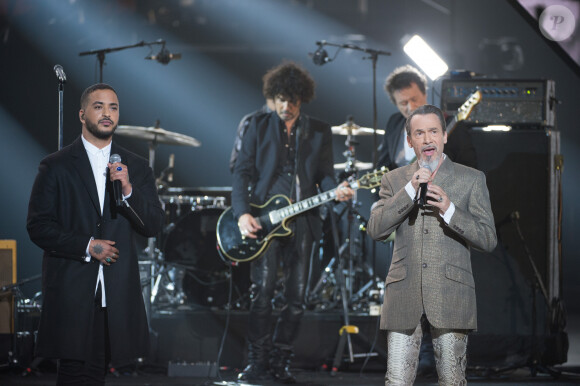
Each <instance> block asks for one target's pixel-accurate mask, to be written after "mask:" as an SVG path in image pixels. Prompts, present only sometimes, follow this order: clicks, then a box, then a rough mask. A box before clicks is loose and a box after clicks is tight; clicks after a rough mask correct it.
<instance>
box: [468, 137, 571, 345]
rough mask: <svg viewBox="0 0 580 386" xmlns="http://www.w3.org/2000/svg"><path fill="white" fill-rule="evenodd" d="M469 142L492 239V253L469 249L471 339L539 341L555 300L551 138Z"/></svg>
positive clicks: (554, 147) (555, 146)
mask: <svg viewBox="0 0 580 386" xmlns="http://www.w3.org/2000/svg"><path fill="white" fill-rule="evenodd" d="M472 139H473V143H474V145H475V148H476V152H477V158H478V167H479V169H480V170H482V171H483V172H484V173H485V174H486V178H487V186H488V188H489V193H490V199H491V206H492V210H493V214H494V217H495V223H496V230H497V234H498V245H497V247H496V249H495V250H494V251H493V252H491V253H484V252H481V251H475V250H472V263H473V273H474V277H475V283H476V291H477V307H478V331H477V334H486V335H489V334H492V335H499V336H520V337H525V336H527V337H529V336H540V337H541V336H543V335H544V334H547V333H549V331H548V330H549V328H548V327H549V325H548V324H549V322H550V314H549V307H548V304H550V303H551V301H552V299H553V298H557V297H559V295H560V294H559V288H560V277H559V271H560V267H559V259H558V254H557V240H556V231H557V227H558V224H557V216H556V212H557V209H556V208H557V190H558V184H557V180H558V178H559V177H558V174H557V173H558V172H557V170H556V167H555V161H554V160H555V159H557V155H558V153H559V132H557V131H554V130H543V129H542V130H523V129H522V130H512V131H510V132H484V131H481V130H476V129H473V131H472ZM542 287H543V288H545V293H546V295H547V296H544V291H543V289H542ZM546 297H547V299H546ZM546 300H547V301H546ZM503 341H504V342H505V340H503ZM520 349H521V348H520ZM505 350H506V352H507V351H509V348H505Z"/></svg>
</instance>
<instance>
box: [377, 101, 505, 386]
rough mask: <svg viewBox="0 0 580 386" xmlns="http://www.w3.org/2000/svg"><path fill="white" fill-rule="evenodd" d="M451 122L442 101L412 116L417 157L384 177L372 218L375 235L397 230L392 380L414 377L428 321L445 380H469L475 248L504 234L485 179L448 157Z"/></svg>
mask: <svg viewBox="0 0 580 386" xmlns="http://www.w3.org/2000/svg"><path fill="white" fill-rule="evenodd" d="M444 127H445V120H444V117H443V113H442V112H441V110H439V109H438V108H437V107H435V106H431V105H424V106H421V107H419V108H418V109H416V110H415V111H414V112H413V113H412V114H411V115H410V116H409V118H408V119H407V122H406V124H405V129H406V130H407V135H408V138H407V144H408V146H410V147H412V148H413V149H414V151H415V154H416V155H417V161H416V162H413V163H412V164H410V165H407V166H404V167H401V168H398V169H396V170H393V171H391V172H390V173H387V174H385V175H384V176H383V179H382V183H381V190H380V193H379V196H380V200H379V201H377V202H376V203H375V204H374V205H373V208H372V209H371V216H370V219H369V222H368V227H367V230H368V233H369V235H370V236H371V237H372V238H373V239H375V240H384V239H386V238H387V237H388V236H389V235H390V234H391V233H392V232H395V244H394V247H393V257H392V261H391V266H390V268H389V273H388V275H387V279H386V283H385V297H384V302H383V309H382V314H381V328H382V329H385V330H388V332H387V346H388V352H389V355H388V360H387V374H386V376H385V385H410V384H412V383H413V382H414V380H415V374H416V370H417V358H418V354H419V346H420V343H421V335H422V331H421V323H420V322H421V318H426V319H427V321H428V323H429V326H430V328H431V334H432V336H433V347H434V351H435V362H436V366H437V373H438V376H439V382H440V384H441V385H463V384H465V383H466V380H465V368H466V360H467V359H466V352H467V333H468V332H469V331H470V330H474V329H476V328H477V314H476V303H475V284H474V280H473V274H472V271H471V259H470V249H471V248H478V249H481V250H484V251H491V250H493V248H495V245H496V243H497V238H496V233H495V226H494V220H493V214H492V211H491V204H490V201H489V192H488V190H487V186H486V183H485V176H484V174H483V173H482V172H480V171H478V170H475V169H472V168H469V167H466V166H463V165H460V164H456V163H454V162H452V161H451V160H450V159H449V158H447V157H446V156H445V154H444V153H443V146H444V144H445V143H446V142H447V134H446V133H445V131H444ZM422 184H423V185H425V186H424V187H425V188H426V196H425V201H426V203H425V204H424V205H420V196H421V188H422V187H421V185H422Z"/></svg>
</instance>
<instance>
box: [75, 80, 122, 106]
mask: <svg viewBox="0 0 580 386" xmlns="http://www.w3.org/2000/svg"><path fill="white" fill-rule="evenodd" d="M97 90H111V91H112V92H114V93H115V94H117V91H115V89H114V88H113V87H111V86H109V85H108V84H106V83H97V84H93V85H92V86H89V87H87V88H86V89H85V91H83V93H82V95H81V109H82V110H84V109H85V108H86V107H87V102H88V100H89V95H91V94H92V93H94V92H95V91H97Z"/></svg>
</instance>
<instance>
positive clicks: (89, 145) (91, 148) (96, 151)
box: [81, 134, 113, 160]
mask: <svg viewBox="0 0 580 386" xmlns="http://www.w3.org/2000/svg"><path fill="white" fill-rule="evenodd" d="M81 139H82V141H83V145H84V146H85V150H86V151H87V153H89V154H91V155H97V154H99V152H101V153H102V155H103V156H104V157H105V158H106V159H107V160H108V159H109V155H110V154H111V145H112V143H113V141H111V142H109V144H108V145H107V146H105V147H104V148H102V149H99V148H98V147H96V146H95V145H93V144H92V143H90V142H89V141H87V139H86V138H85V137H84V136H83V135H82V134H81Z"/></svg>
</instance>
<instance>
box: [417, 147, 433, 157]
mask: <svg viewBox="0 0 580 386" xmlns="http://www.w3.org/2000/svg"><path fill="white" fill-rule="evenodd" d="M436 151H437V148H436V147H434V146H427V147H424V148H423V150H421V152H422V153H423V154H425V155H426V156H428V157H430V156H433V155H434V154H435V152H436Z"/></svg>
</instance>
